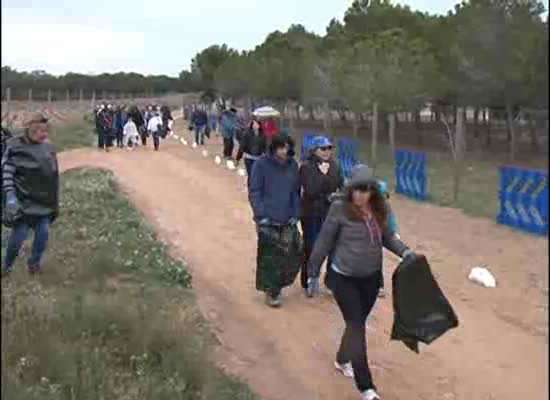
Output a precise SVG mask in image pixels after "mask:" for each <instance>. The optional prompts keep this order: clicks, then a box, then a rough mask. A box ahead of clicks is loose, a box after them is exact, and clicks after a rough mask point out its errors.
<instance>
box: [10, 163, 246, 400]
mask: <svg viewBox="0 0 550 400" xmlns="http://www.w3.org/2000/svg"><path fill="white" fill-rule="evenodd" d="M61 181H62V193H61V216H60V218H59V219H58V221H56V223H55V224H54V225H53V227H52V230H51V235H50V246H49V249H48V251H47V254H46V257H45V260H44V270H45V273H44V274H43V275H42V276H40V277H38V278H35V277H33V278H31V277H30V276H29V275H28V274H27V272H26V271H25V268H24V254H23V255H22V257H21V259H20V260H19V261H18V264H17V265H16V269H15V272H14V273H13V275H11V276H9V277H8V278H4V279H3V280H2V313H1V317H2V385H1V391H2V398H5V399H13V400H19V399H29V400H32V399H37V400H38V399H41V400H42V399H43V400H49V399H52V400H53V399H67V400H72V399H99V398H104V399H159V400H163V399H167V400H168V399H189V400H191V399H216V400H218V399H220V400H225V399H226V400H233V399H235V400H252V399H256V396H255V395H254V394H253V393H252V392H251V391H250V389H249V388H248V387H247V386H246V385H245V384H244V383H242V382H240V381H239V380H238V379H237V378H234V377H231V376H228V375H226V374H225V373H223V372H222V371H220V370H219V369H217V368H216V367H215V366H214V364H213V362H212V360H211V359H210V354H211V349H212V346H213V345H214V344H215V340H214V336H213V335H212V333H211V330H210V329H209V327H208V324H207V323H206V321H205V320H204V318H203V317H202V316H201V315H200V313H199V311H198V308H197V305H196V303H195V300H194V295H193V292H192V289H191V276H190V274H189V271H188V269H187V266H186V264H185V263H183V262H181V261H179V260H175V259H173V258H172V257H171V256H170V255H169V254H168V246H167V245H166V244H165V243H163V242H162V241H161V240H160V239H159V238H158V237H157V235H156V234H155V232H154V230H153V229H152V228H151V227H150V226H149V225H148V224H147V223H146V222H145V220H144V218H143V216H142V215H141V214H140V213H139V212H138V211H137V210H136V209H135V208H134V207H133V206H132V204H131V203H130V201H129V199H128V198H127V197H126V195H125V194H123V193H122V192H121V191H120V190H119V188H118V186H117V184H116V181H115V179H114V176H113V174H112V173H111V172H109V171H106V170H100V169H90V168H80V169H74V170H70V171H67V172H65V173H63V174H62V179H61ZM7 233H8V232H7V230H6V229H2V239H3V242H4V243H5V239H6V236H7ZM29 249H30V247H29V244H27V247H26V248H24V250H23V252H24V253H27V254H28V251H29Z"/></svg>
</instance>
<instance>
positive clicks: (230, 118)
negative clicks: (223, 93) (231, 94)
mask: <svg viewBox="0 0 550 400" xmlns="http://www.w3.org/2000/svg"><path fill="white" fill-rule="evenodd" d="M220 129H221V131H222V136H223V137H224V138H226V139H231V138H233V137H235V134H236V133H237V117H236V116H235V115H234V114H233V113H231V112H227V111H226V112H223V113H222V116H221V119H220Z"/></svg>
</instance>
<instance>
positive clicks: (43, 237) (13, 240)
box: [4, 216, 50, 271]
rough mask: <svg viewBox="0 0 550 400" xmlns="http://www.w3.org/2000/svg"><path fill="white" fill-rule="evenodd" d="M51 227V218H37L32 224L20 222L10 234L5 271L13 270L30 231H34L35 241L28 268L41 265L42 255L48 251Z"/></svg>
mask: <svg viewBox="0 0 550 400" xmlns="http://www.w3.org/2000/svg"><path fill="white" fill-rule="evenodd" d="M49 227H50V217H49V216H47V217H37V218H36V219H34V220H33V221H32V222H28V221H25V222H19V223H17V224H16V225H15V226H14V227H13V229H12V231H11V234H10V237H9V239H8V244H7V247H6V255H5V258H4V270H5V271H10V270H11V269H12V268H13V264H14V262H15V259H16V258H17V255H18V254H19V250H21V246H23V242H24V241H25V239H26V238H27V234H28V232H29V229H32V230H33V231H34V241H33V243H32V252H31V256H30V258H29V259H28V261H27V265H28V266H35V265H40V260H41V259H42V255H43V254H44V251H45V250H46V245H47V243H48V237H49Z"/></svg>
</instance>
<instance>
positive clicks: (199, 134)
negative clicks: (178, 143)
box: [193, 125, 206, 146]
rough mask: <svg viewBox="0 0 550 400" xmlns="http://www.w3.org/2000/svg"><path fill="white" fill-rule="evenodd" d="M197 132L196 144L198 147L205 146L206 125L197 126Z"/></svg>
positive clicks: (195, 128)
mask: <svg viewBox="0 0 550 400" xmlns="http://www.w3.org/2000/svg"><path fill="white" fill-rule="evenodd" d="M193 129H194V130H195V143H196V144H197V145H198V146H204V130H205V129H206V125H195V127H194V128H193Z"/></svg>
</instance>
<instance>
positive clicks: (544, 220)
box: [497, 166, 548, 235]
mask: <svg viewBox="0 0 550 400" xmlns="http://www.w3.org/2000/svg"><path fill="white" fill-rule="evenodd" d="M499 174H500V187H499V194H498V195H499V202H500V207H499V213H498V215H497V222H498V223H501V224H505V225H508V226H511V227H514V228H518V229H522V230H524V231H528V232H531V233H536V234H539V235H548V171H541V170H534V169H527V168H519V167H511V166H502V167H500V169H499Z"/></svg>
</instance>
